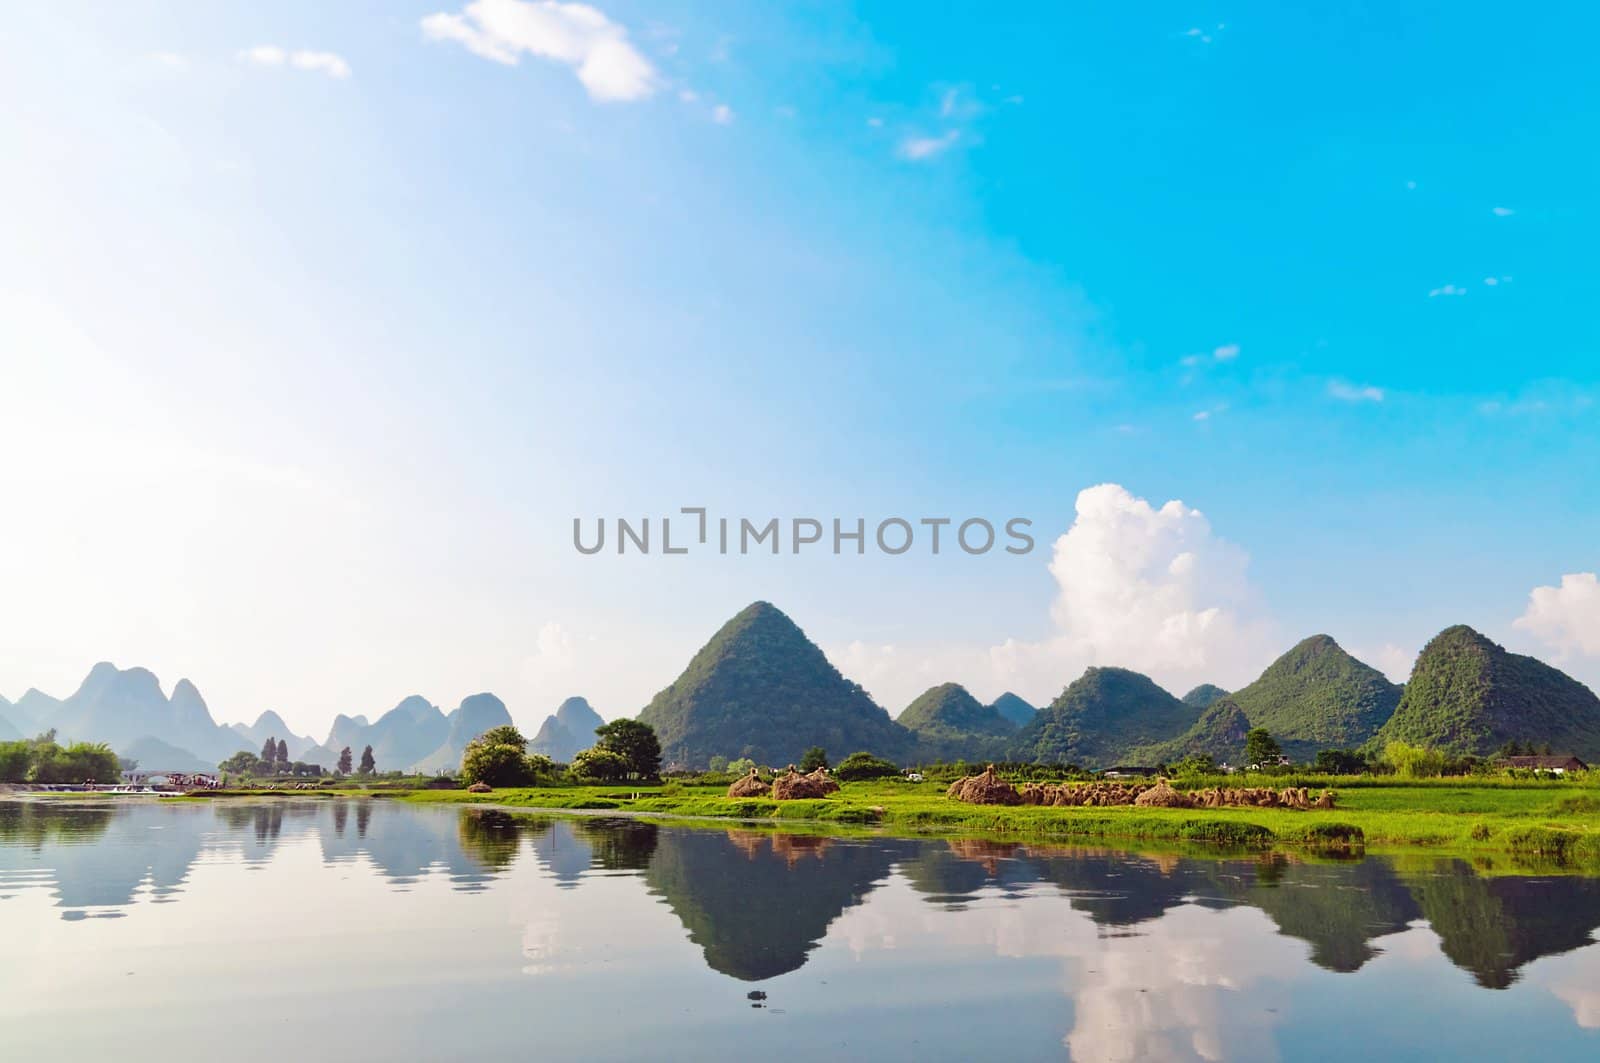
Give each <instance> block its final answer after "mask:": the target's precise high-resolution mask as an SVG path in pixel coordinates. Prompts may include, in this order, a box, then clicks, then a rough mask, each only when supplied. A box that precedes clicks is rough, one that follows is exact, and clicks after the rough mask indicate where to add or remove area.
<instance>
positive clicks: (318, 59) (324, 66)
mask: <svg viewBox="0 0 1600 1063" xmlns="http://www.w3.org/2000/svg"><path fill="white" fill-rule="evenodd" d="M289 65H290V66H293V67H297V68H299V69H300V70H316V71H321V72H322V73H324V74H327V75H328V76H329V77H331V78H347V77H349V76H350V64H349V63H347V62H345V61H344V59H343V58H341V57H340V56H337V55H335V54H334V53H332V52H295V53H294V54H292V55H291V56H289Z"/></svg>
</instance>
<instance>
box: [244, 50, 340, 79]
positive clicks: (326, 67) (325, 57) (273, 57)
mask: <svg viewBox="0 0 1600 1063" xmlns="http://www.w3.org/2000/svg"><path fill="white" fill-rule="evenodd" d="M239 58H240V59H243V60H244V61H245V62H247V63H252V64H254V65H255V66H291V67H294V68H295V69H296V70H309V71H312V72H313V73H318V74H326V75H328V76H329V77H331V78H340V79H343V78H347V77H349V76H350V64H349V63H347V62H345V60H344V58H343V57H342V56H340V55H338V54H337V53H334V52H316V51H310V50H307V49H299V50H296V51H290V50H288V49H286V48H279V47H278V46H277V45H275V44H258V45H256V46H255V47H254V48H246V49H245V50H244V51H242V52H240V53H239Z"/></svg>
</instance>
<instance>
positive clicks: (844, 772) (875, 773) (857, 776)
mask: <svg viewBox="0 0 1600 1063" xmlns="http://www.w3.org/2000/svg"><path fill="white" fill-rule="evenodd" d="M899 774H900V769H899V768H897V767H895V766H894V765H893V764H891V763H889V762H888V761H887V760H884V759H883V758H882V757H875V756H873V755H872V754H871V753H868V752H866V751H865V750H863V751H861V752H859V753H852V754H850V755H849V756H848V757H845V758H844V759H843V760H841V761H840V762H839V766H838V767H837V768H835V769H833V777H834V778H836V779H838V780H839V781H840V782H858V781H860V780H862V779H887V778H889V777H891V776H894V775H899Z"/></svg>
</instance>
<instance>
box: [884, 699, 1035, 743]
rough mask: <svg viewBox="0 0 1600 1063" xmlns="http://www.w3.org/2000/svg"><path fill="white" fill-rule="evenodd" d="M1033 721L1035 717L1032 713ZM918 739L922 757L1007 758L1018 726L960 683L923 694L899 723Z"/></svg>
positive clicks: (898, 719)
mask: <svg viewBox="0 0 1600 1063" xmlns="http://www.w3.org/2000/svg"><path fill="white" fill-rule="evenodd" d="M1029 715H1030V717H1031V716H1032V715H1033V713H1032V711H1031V710H1030V712H1029ZM895 722H896V723H898V724H899V725H900V726H902V727H905V728H907V729H908V730H910V731H911V733H912V734H913V735H915V736H916V737H917V739H918V745H919V749H920V751H921V752H922V753H924V754H926V755H928V756H933V757H941V758H942V757H961V756H967V757H974V758H983V759H997V758H1000V757H1003V756H1004V755H1005V753H1006V751H1007V748H1008V747H1009V745H1010V741H1009V739H1010V737H1011V736H1012V735H1014V734H1015V733H1016V731H1017V725H1016V724H1015V723H1013V722H1012V721H1011V720H1009V719H1007V718H1006V717H1004V716H1002V715H1001V714H1000V711H999V710H998V709H996V708H995V707H994V706H992V705H984V704H982V703H981V702H979V701H978V699H977V698H975V697H973V696H972V695H971V694H969V693H968V692H967V689H966V687H963V686H961V685H960V684H959V683H943V684H941V685H939V686H936V687H932V688H930V689H928V690H926V691H923V693H922V694H921V695H919V696H918V697H917V699H916V700H915V701H913V702H912V703H911V704H910V705H908V706H906V709H905V711H904V712H902V713H901V714H900V716H899V717H898V718H897V719H896V721H895Z"/></svg>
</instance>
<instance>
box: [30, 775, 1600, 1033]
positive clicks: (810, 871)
mask: <svg viewBox="0 0 1600 1063" xmlns="http://www.w3.org/2000/svg"><path fill="white" fill-rule="evenodd" d="M1597 926H1600V880H1597V879H1591V878H1576V877H1559V876H1547V877H1511V876H1504V875H1498V876H1497V875H1494V874H1493V873H1484V872H1480V871H1477V870H1474V869H1473V868H1472V867H1470V866H1469V865H1467V864H1465V863H1462V862H1460V861H1454V860H1441V859H1435V858H1415V859H1408V860H1403V861H1392V860H1384V859H1367V860H1361V861H1352V862H1345V863H1321V862H1318V863H1308V862H1304V861H1301V860H1298V859H1295V858H1292V857H1288V858H1286V857H1282V856H1273V857H1263V858H1260V859H1212V858H1209V857H1206V856H1203V855H1201V856H1191V855H1184V856H1174V855H1170V854H1138V853H1121V852H1109V851H1103V850H1092V849H1063V848H1045V847H1028V846H1014V845H1000V844H994V843H988V842H947V841H933V840H918V841H904V840H896V839H872V840H866V841H843V840H837V839H820V838H813V837H806V836H797V835H788V834H772V833H766V832H757V831H753V830H720V829H719V830H698V829H677V828H666V827H659V828H658V827H655V826H651V825H648V824H643V823H637V822H618V821H614V820H610V821H608V820H599V819H578V820H572V819H545V818H536V817H516V818H513V817H510V816H506V815H504V814H500V813H492V812H491V813H484V812H473V811H462V810H455V809H442V808H426V807H424V808H416V807H409V806H405V805H397V804H385V803H381V802H345V801H336V802H330V801H314V802H304V803H293V802H287V801H274V802H269V803H251V804H243V803H238V804H236V803H224V802H217V803H215V804H198V803H197V804H170V803H154V802H139V801H130V802H125V803H120V804H115V805H112V804H108V805H105V806H97V807H87V806H83V805H73V806H67V805H60V804H55V805H44V804H32V803H21V802H0V943H3V946H0V947H3V956H4V962H3V965H0V1030H3V1034H0V1037H3V1045H4V1048H3V1051H0V1056H4V1057H5V1058H8V1059H22V1058H38V1059H67V1060H101V1059H113V1058H114V1059H118V1060H130V1059H135V1060H136V1059H151V1060H156V1059H159V1060H170V1059H172V1058H175V1055H174V1053H178V1052H182V1051H185V1050H194V1051H200V1052H204V1053H206V1055H207V1057H209V1058H223V1059H229V1060H253V1059H263V1060H275V1061H276V1060H281V1059H283V1058H286V1057H287V1058H302V1059H316V1058H326V1057H331V1056H333V1055H338V1056H340V1057H342V1058H346V1059H383V1060H396V1059H407V1060H419V1061H421V1060H441V1059H472V1060H500V1059H528V1058H584V1059H692V1060H697V1061H704V1060H708V1059H721V1058H739V1057H747V1056H754V1057H755V1058H767V1057H771V1056H772V1053H774V1052H776V1053H778V1054H779V1057H781V1055H782V1053H784V1052H789V1051H794V1052H805V1053H822V1054H823V1058H833V1059H840V1058H863V1057H867V1056H869V1055H870V1056H874V1057H877V1058H881V1059H903V1058H915V1059H972V1058H980V1057H1005V1058H1012V1059H1053V1058H1068V1057H1070V1058H1074V1059H1086V1060H1132V1059H1206V1060H1230V1061H1231V1060H1253V1059H1319V1058H1325V1059H1337V1060H1339V1061H1340V1063H1350V1060H1351V1058H1352V1053H1355V1054H1357V1055H1360V1056H1367V1057H1371V1058H1389V1059H1394V1058H1415V1059H1430V1058H1439V1057H1443V1056H1453V1057H1455V1058H1457V1059H1463V1058H1465V1059H1506V1058H1521V1057H1525V1056H1526V1055H1527V1053H1528V1052H1529V1051H1530V1050H1531V1049H1533V1048H1534V1047H1537V1049H1538V1051H1539V1054H1540V1055H1547V1054H1548V1055H1551V1056H1552V1057H1556V1058H1559V1057H1560V1056H1562V1055H1565V1056H1567V1057H1568V1058H1591V1059H1592V1058H1596V1057H1597V1055H1600V945H1596V944H1594V943H1593V942H1594V936H1593V931H1594V930H1595V928H1596V927H1597ZM761 994H765V995H764V997H763V996H761ZM180 1058H181V1057H180Z"/></svg>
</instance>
